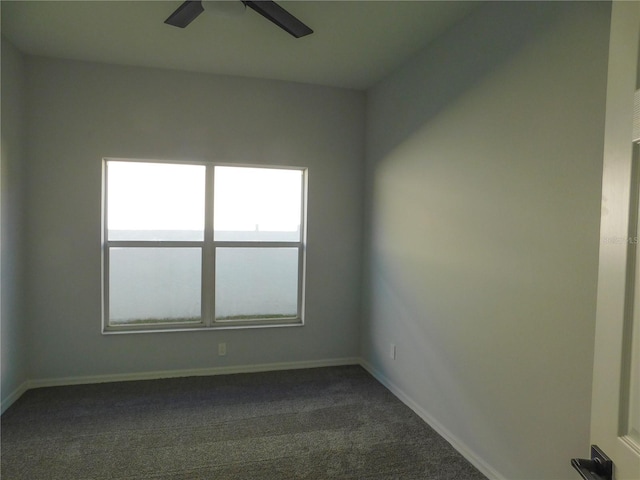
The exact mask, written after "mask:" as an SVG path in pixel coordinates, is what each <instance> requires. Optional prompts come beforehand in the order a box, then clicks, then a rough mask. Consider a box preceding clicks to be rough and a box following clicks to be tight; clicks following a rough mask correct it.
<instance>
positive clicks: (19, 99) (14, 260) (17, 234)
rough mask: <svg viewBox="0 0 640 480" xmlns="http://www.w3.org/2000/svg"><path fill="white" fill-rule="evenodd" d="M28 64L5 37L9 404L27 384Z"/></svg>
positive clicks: (0, 179)
mask: <svg viewBox="0 0 640 480" xmlns="http://www.w3.org/2000/svg"><path fill="white" fill-rule="evenodd" d="M23 85H24V60H23V58H22V55H21V54H20V53H19V52H18V51H17V50H16V49H15V48H14V47H13V45H11V43H9V42H8V41H6V39H5V38H4V37H2V156H1V157H0V207H1V208H0V236H1V238H0V245H1V246H2V251H1V252H0V265H1V268H0V272H1V275H0V281H1V284H0V327H1V328H0V339H1V345H0V349H1V350H0V351H1V359H0V363H1V365H2V374H1V378H2V384H1V386H0V398H1V399H2V404H3V406H4V405H5V404H6V400H7V399H8V397H10V396H11V395H12V394H13V393H15V392H17V391H18V389H19V387H20V386H21V385H22V384H23V382H24V381H25V380H27V369H28V366H27V351H26V343H25V342H26V336H25V332H26V322H25V316H24V283H23V282H24V262H23V255H24V251H23V248H22V244H23V240H24V237H23V233H24V222H25V219H24V215H23V196H24V168H25V167H24V159H25V134H26V125H25V121H24V108H25V97H24V88H23Z"/></svg>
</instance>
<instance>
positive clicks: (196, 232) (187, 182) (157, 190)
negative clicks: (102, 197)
mask: <svg viewBox="0 0 640 480" xmlns="http://www.w3.org/2000/svg"><path fill="white" fill-rule="evenodd" d="M204 189H205V167H204V166H203V165H176V164H164V163H145V162H118V161H109V162H108V163H107V229H108V239H109V240H165V241H166V240H196V241H198V240H203V238H204V203H205V202H204Z"/></svg>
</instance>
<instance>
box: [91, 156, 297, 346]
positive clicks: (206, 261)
mask: <svg viewBox="0 0 640 480" xmlns="http://www.w3.org/2000/svg"><path fill="white" fill-rule="evenodd" d="M109 162H129V163H164V164H171V165H203V166H205V168H206V170H205V175H206V180H205V222H204V239H203V240H196V241H164V240H163V241H155V240H142V241H139V240H109V238H108V211H107V208H108V198H107V195H108V184H107V182H108V168H109V167H108V164H109ZM215 167H234V168H236V167H237V168H264V169H283V170H296V171H300V172H301V173H302V175H301V182H302V185H301V187H302V188H301V192H302V193H301V199H300V202H301V209H300V211H301V213H300V238H299V240H298V241H229V240H225V241H216V240H215V239H214V229H213V226H214V213H213V212H214V185H215ZM102 182H103V188H102V333H103V334H120V333H143V332H175V331H193V330H219V329H238V328H262V327H284V326H302V325H304V314H305V283H306V281H305V279H306V244H307V228H306V225H307V190H308V169H307V168H305V167H291V166H280V165H255V164H231V163H217V162H195V161H176V160H147V159H145V160H140V159H127V158H103V161H102ZM122 247H126V248H180V247H188V248H200V249H201V252H202V255H201V257H202V265H201V321H200V322H193V323H186V322H162V323H155V324H128V325H127V324H118V325H111V324H110V323H109V256H110V250H111V249H112V248H122ZM218 248H260V249H262V248H264V249H269V248H295V249H297V250H298V283H297V289H298V292H297V312H296V315H295V316H292V317H279V318H277V319H273V318H263V319H261V318H250V319H234V320H216V319H215V288H216V286H215V283H216V278H215V272H216V265H215V264H216V250H217V249H218Z"/></svg>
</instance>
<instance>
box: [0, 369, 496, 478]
mask: <svg viewBox="0 0 640 480" xmlns="http://www.w3.org/2000/svg"><path fill="white" fill-rule="evenodd" d="M1 421H2V424H1V427H2V430H1V434H2V444H1V449H2V450H1V468H2V470H1V475H2V479H3V480H21V479H28V480H40V479H42V480H45V479H46V480H56V479H60V480H76V479H78V480H79V479H82V480H94V479H95V480H97V479H100V480H102V479H130V480H132V479H162V480H178V479H194V480H196V479H207V480H209V479H221V480H227V479H230V480H235V479H256V480H257V479H260V480H272V479H273V480H289V479H398V480H412V479H432V480H445V479H456V480H472V479H484V478H485V477H484V476H483V475H482V474H480V472H478V471H477V470H476V469H475V468H474V467H473V466H472V465H471V464H469V463H468V462H467V461H466V460H465V459H464V458H462V457H461V456H460V454H458V453H457V452H456V451H455V450H454V449H453V448H452V447H451V446H450V445H449V444H448V443H447V442H446V441H445V440H443V439H442V438H441V437H439V436H438V435H437V434H436V433H435V432H434V431H433V430H432V429H431V428H430V427H429V426H427V425H426V424H425V423H424V422H423V421H422V420H421V419H420V418H419V417H418V416H417V415H416V414H415V413H413V412H412V411H411V410H410V409H409V408H407V407H406V406H405V405H404V404H403V403H402V402H400V401H399V400H398V399H397V398H395V397H394V396H393V395H392V394H391V393H390V392H389V391H388V390H387V389H386V388H385V387H383V386H382V385H381V384H380V383H378V382H377V381H376V380H375V379H374V378H373V377H371V376H370V375H369V374H368V373H367V372H366V371H365V370H363V369H362V368H361V367H359V366H348V367H332V368H314V369H307V370H291V371H280V372H267V373H254V374H238V375H221V376H213V377H189V378H175V379H163V380H149V381H135V382H116V383H105V384H95V385H76V386H66V387H51V388H39V389H33V390H29V391H27V392H26V393H25V394H24V395H23V396H22V397H21V398H20V399H19V400H18V401H17V402H16V403H15V404H14V405H12V406H11V407H10V408H9V409H8V410H7V411H6V412H5V413H4V415H3V416H2V419H1Z"/></svg>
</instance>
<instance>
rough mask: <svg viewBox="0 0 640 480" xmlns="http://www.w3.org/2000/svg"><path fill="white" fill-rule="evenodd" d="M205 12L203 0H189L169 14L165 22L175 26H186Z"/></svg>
mask: <svg viewBox="0 0 640 480" xmlns="http://www.w3.org/2000/svg"><path fill="white" fill-rule="evenodd" d="M202 12H204V8H202V1H201V0H196V1H193V0H187V1H186V2H184V3H183V4H182V5H180V6H179V7H178V8H177V9H176V11H175V12H173V13H172V14H171V15H169V18H167V19H166V20H165V21H164V23H166V24H168V25H173V26H174V27H180V28H184V27H186V26H187V25H189V24H190V23H191V22H193V21H194V20H195V19H196V17H197V16H198V15H200V14H201V13H202Z"/></svg>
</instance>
